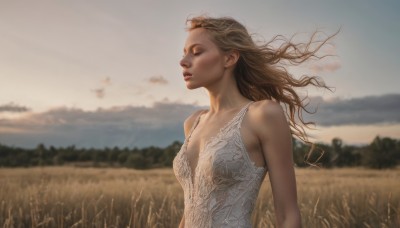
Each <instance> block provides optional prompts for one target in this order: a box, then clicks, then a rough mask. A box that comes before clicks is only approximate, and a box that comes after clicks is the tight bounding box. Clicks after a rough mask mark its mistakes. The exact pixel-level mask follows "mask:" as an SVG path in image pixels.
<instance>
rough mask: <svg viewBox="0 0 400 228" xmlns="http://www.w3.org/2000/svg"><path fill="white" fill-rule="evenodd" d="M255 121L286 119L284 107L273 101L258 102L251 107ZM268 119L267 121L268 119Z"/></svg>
mask: <svg viewBox="0 0 400 228" xmlns="http://www.w3.org/2000/svg"><path fill="white" fill-rule="evenodd" d="M251 109H252V117H253V118H254V119H255V121H260V120H262V121H268V120H269V119H271V118H282V117H285V112H284V110H283V108H282V106H281V105H280V104H279V103H278V102H276V101H273V100H261V101H256V102H254V104H253V105H252V107H251ZM266 118H267V119H266Z"/></svg>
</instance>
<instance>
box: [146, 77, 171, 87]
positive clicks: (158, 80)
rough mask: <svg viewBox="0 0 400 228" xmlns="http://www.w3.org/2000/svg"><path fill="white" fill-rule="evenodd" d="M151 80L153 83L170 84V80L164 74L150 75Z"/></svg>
mask: <svg viewBox="0 0 400 228" xmlns="http://www.w3.org/2000/svg"><path fill="white" fill-rule="evenodd" d="M149 82H150V83H152V84H161V85H165V84H168V81H167V80H166V79H165V78H164V77H163V76H162V75H158V76H152V77H150V78H149Z"/></svg>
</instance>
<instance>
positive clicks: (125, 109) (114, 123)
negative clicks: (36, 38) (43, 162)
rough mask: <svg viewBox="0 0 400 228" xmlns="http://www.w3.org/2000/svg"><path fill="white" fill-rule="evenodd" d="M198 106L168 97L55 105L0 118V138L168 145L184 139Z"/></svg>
mask: <svg viewBox="0 0 400 228" xmlns="http://www.w3.org/2000/svg"><path fill="white" fill-rule="evenodd" d="M198 108H201V107H199V106H193V105H191V104H180V103H174V102H168V101H167V100H164V101H162V102H155V103H154V105H153V107H140V106H139V107H137V106H122V107H113V108H108V109H98V110H96V111H84V110H82V109H71V108H66V107H64V108H57V109H51V110H48V111H46V112H43V113H35V114H31V115H29V116H27V117H24V118H20V119H0V138H1V139H2V141H1V143H6V144H7V145H9V144H11V145H16V146H21V147H28V148H32V147H35V146H36V145H37V144H38V143H40V142H42V143H45V144H46V145H55V146H68V145H76V146H77V147H98V148H103V147H106V146H108V147H113V146H119V147H125V146H128V147H133V146H137V147H146V146H151V145H154V146H167V145H169V144H170V143H171V142H173V141H174V140H180V141H183V140H184V133H183V121H184V120H185V118H187V117H188V116H189V115H190V114H191V113H193V112H194V111H195V110H196V109H198ZM203 108H204V107H203Z"/></svg>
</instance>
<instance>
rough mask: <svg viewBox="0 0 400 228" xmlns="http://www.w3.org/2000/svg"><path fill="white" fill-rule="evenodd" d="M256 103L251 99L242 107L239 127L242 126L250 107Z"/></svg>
mask: <svg viewBox="0 0 400 228" xmlns="http://www.w3.org/2000/svg"><path fill="white" fill-rule="evenodd" d="M252 103H254V101H250V102H249V103H247V104H246V105H245V106H244V108H243V109H242V111H241V113H240V114H239V120H238V126H239V128H240V127H241V125H242V124H241V123H242V120H243V117H244V115H245V114H246V112H247V110H248V109H249V106H250V105H251V104H252Z"/></svg>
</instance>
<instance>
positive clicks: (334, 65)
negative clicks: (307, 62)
mask: <svg viewBox="0 0 400 228" xmlns="http://www.w3.org/2000/svg"><path fill="white" fill-rule="evenodd" d="M340 67H342V64H341V63H340V62H338V61H332V62H328V63H325V64H313V65H311V66H310V69H311V70H312V71H313V72H314V73H315V74H319V73H323V72H329V73H332V72H335V71H337V70H338V69H340Z"/></svg>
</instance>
